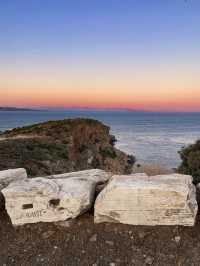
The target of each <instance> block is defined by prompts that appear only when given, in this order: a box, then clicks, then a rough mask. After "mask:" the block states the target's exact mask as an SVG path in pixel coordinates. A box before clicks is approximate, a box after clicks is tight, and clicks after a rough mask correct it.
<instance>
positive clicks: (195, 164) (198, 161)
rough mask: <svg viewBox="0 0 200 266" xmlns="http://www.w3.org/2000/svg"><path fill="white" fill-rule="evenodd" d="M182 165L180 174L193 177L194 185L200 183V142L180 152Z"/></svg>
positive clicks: (179, 170)
mask: <svg viewBox="0 0 200 266" xmlns="http://www.w3.org/2000/svg"><path fill="white" fill-rule="evenodd" d="M179 154H180V157H181V160H182V163H181V165H180V166H179V168H178V172H179V173H182V174H187V175H191V176H192V177H193V182H194V184H197V183H199V182H200V140H198V141H197V142H196V143H195V144H192V145H189V146H188V147H186V148H182V150H181V151H180V152H179Z"/></svg>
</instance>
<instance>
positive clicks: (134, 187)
mask: <svg viewBox="0 0 200 266" xmlns="http://www.w3.org/2000/svg"><path fill="white" fill-rule="evenodd" d="M196 214H197V203H196V189H195V187H194V185H193V184H192V177H191V176H187V175H179V174H170V175H159V176H150V177H149V176H147V175H145V174H135V175H130V176H117V175H116V176H113V177H112V179H111V180H110V182H109V184H108V185H107V186H106V187H105V188H104V190H103V191H102V192H101V193H100V194H99V196H98V197H97V200H96V203H95V222H96V223H101V222H116V223H124V224H133V225H184V226H193V225H194V223H195V217H196Z"/></svg>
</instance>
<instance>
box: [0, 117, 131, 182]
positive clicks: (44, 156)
mask: <svg viewBox="0 0 200 266" xmlns="http://www.w3.org/2000/svg"><path fill="white" fill-rule="evenodd" d="M114 143H115V138H114V137H113V136H111V135H110V134H109V127H107V126H105V125H104V124H102V123H100V122H98V121H96V120H92V119H66V120H62V121H50V122H46V123H41V124H37V125H32V126H28V127H23V128H17V129H13V130H11V131H7V132H5V133H4V134H1V137H0V170H4V169H8V168H18V167H20V168H21V167H23V168H26V170H27V173H28V175H29V176H30V177H36V176H46V175H53V174H61V173H66V172H72V171H79V170H85V169H93V168H99V169H103V170H106V171H108V172H113V173H116V174H129V173H131V171H132V166H133V164H134V161H135V159H134V157H133V156H129V155H126V154H125V153H123V152H121V151H119V150H117V149H116V148H115V147H114Z"/></svg>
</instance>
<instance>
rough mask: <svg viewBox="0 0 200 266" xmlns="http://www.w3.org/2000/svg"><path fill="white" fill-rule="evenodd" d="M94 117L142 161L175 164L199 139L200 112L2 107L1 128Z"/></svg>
mask: <svg viewBox="0 0 200 266" xmlns="http://www.w3.org/2000/svg"><path fill="white" fill-rule="evenodd" d="M77 117H80V118H93V119H97V120H99V121H101V122H103V123H104V124H106V125H108V126H109V127H110V132H111V134H113V135H115V137H116V139H117V143H116V147H117V148H119V149H120V150H122V151H124V152H126V153H128V154H133V155H134V156H135V157H136V159H137V162H138V163H140V164H144V163H145V164H154V165H162V166H164V167H168V168H176V167H177V166H178V165H179V164H180V156H179V153H178V151H180V150H181V148H182V147H185V146H187V145H189V144H192V143H194V142H195V141H196V140H197V139H200V113H155V112H153V113H152V112H151V113H149V112H133V111H107V110H106V111H105V110H100V111H99V110H74V109H73V110H59V111H58V110H56V111H55V110H53V111H52V110H50V111H49V110H44V111H0V131H5V130H8V129H12V128H16V127H20V126H25V125H31V124H34V123H38V122H43V121H49V120H58V119H64V118H77Z"/></svg>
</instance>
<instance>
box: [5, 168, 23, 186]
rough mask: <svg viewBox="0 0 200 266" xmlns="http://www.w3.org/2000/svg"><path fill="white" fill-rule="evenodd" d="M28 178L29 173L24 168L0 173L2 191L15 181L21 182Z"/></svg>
mask: <svg viewBox="0 0 200 266" xmlns="http://www.w3.org/2000/svg"><path fill="white" fill-rule="evenodd" d="M26 178H27V173H26V170H25V169H23V168H17V169H8V170H4V171H0V190H2V189H3V188H5V187H7V186H8V185H9V184H10V183H11V182H13V181H19V180H23V179H26Z"/></svg>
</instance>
